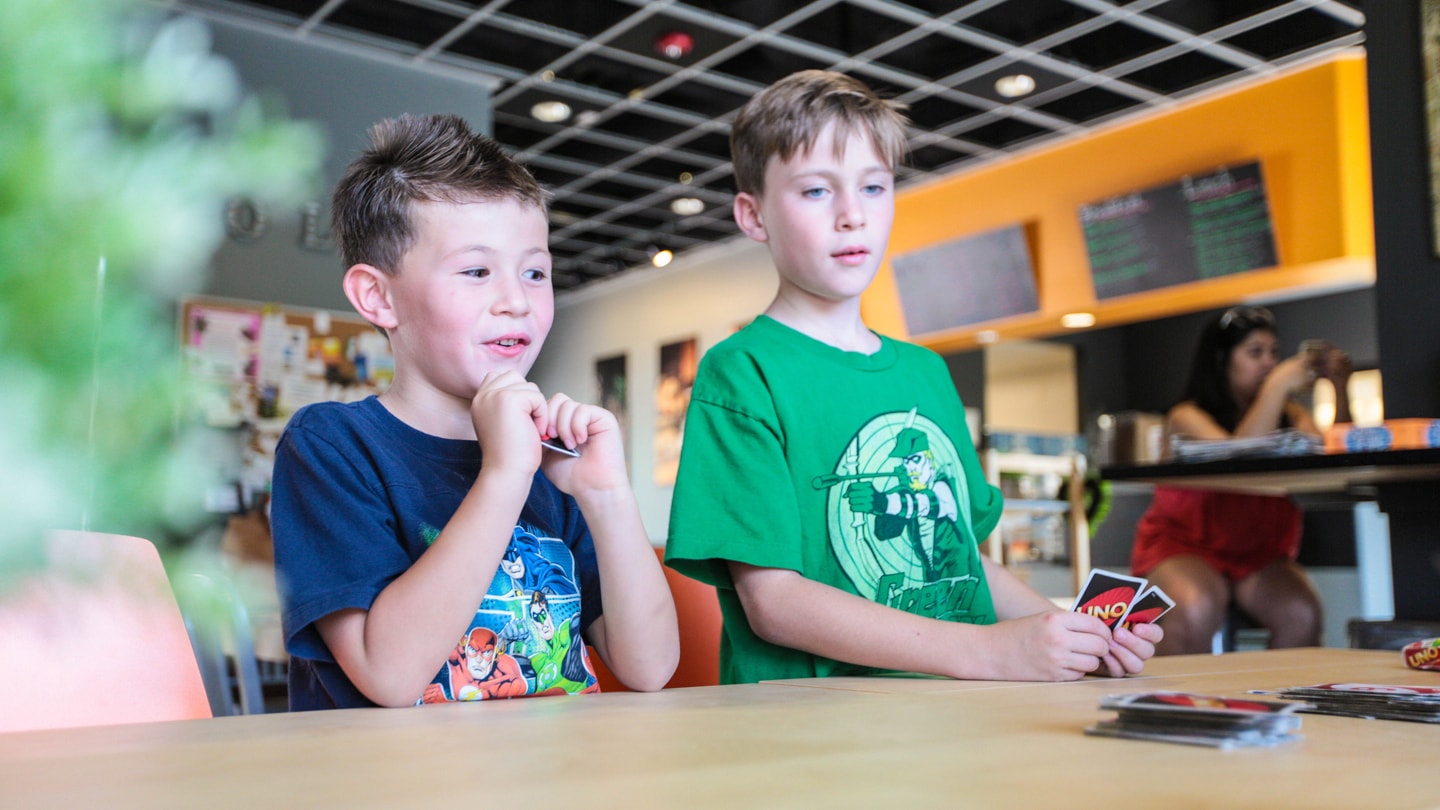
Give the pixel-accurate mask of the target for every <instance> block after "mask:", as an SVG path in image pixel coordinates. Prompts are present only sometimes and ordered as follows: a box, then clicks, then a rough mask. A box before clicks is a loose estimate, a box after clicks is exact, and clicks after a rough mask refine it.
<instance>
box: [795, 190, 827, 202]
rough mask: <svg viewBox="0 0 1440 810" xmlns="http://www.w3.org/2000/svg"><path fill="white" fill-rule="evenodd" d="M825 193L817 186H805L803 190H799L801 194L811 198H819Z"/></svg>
mask: <svg viewBox="0 0 1440 810" xmlns="http://www.w3.org/2000/svg"><path fill="white" fill-rule="evenodd" d="M825 193H826V192H825V189H823V188H819V187H816V188H807V189H805V190H804V191H802V192H800V194H801V195H803V196H804V197H807V198H809V199H812V200H818V199H820V198H821V197H823V196H825Z"/></svg>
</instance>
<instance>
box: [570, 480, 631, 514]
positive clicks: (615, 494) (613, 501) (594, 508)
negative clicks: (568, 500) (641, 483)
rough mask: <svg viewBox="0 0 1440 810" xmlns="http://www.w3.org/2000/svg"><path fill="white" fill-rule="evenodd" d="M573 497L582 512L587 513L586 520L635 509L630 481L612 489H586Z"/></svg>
mask: <svg viewBox="0 0 1440 810" xmlns="http://www.w3.org/2000/svg"><path fill="white" fill-rule="evenodd" d="M571 495H572V497H574V498H575V503H576V504H578V505H579V506H580V511H582V512H584V513H585V519H586V520H591V519H592V515H593V514H595V513H603V512H606V511H609V510H613V509H617V508H620V509H631V508H634V507H635V493H634V491H632V490H631V489H630V482H629V481H623V482H621V483H619V484H616V485H615V486H612V487H603V488H586V489H583V490H581V491H578V492H574V493H571Z"/></svg>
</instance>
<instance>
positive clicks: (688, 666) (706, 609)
mask: <svg viewBox="0 0 1440 810" xmlns="http://www.w3.org/2000/svg"><path fill="white" fill-rule="evenodd" d="M655 556H657V557H659V558H660V565H661V567H662V568H664V569H665V581H666V582H667V583H669V585H670V594H671V596H672V597H674V599H675V614H676V618H677V619H678V620H679V623H680V664H679V666H677V667H676V668H675V674H674V675H672V676H671V677H670V682H669V683H667V684H665V688H666V689H675V688H677V687H681V686H714V685H716V684H718V683H719V682H720V602H719V600H718V599H717V598H716V596H715V588H714V586H712V585H706V584H705V583H703V582H700V581H699V580H695V579H691V578H690V577H687V576H685V575H684V574H681V573H680V572H678V571H676V570H675V569H673V568H671V567H670V566H668V565H665V549H663V548H657V549H655ZM590 663H591V664H592V665H593V666H594V667H595V676H596V677H597V678H599V680H600V691H602V692H628V691H630V690H629V689H627V688H626V686H625V685H624V684H622V683H620V681H619V679H617V678H616V677H615V676H614V675H613V674H612V673H611V672H610V670H609V669H607V668H606V667H605V662H604V661H601V660H600V656H599V655H597V654H596V653H595V650H594V648H591V650H590Z"/></svg>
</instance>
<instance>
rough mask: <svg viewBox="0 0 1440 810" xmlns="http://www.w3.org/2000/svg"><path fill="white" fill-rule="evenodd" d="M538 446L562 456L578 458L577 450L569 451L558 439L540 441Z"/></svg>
mask: <svg viewBox="0 0 1440 810" xmlns="http://www.w3.org/2000/svg"><path fill="white" fill-rule="evenodd" d="M540 446H541V447H543V448H545V449H546V450H554V451H555V452H557V453H559V454H560V455H562V456H570V457H571V458H579V457H580V451H579V450H571V449H570V448H568V447H566V446H565V443H564V442H562V441H560V440H559V439H541V440H540Z"/></svg>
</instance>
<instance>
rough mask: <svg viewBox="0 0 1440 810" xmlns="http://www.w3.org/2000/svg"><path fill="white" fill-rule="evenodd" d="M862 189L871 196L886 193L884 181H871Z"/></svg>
mask: <svg viewBox="0 0 1440 810" xmlns="http://www.w3.org/2000/svg"><path fill="white" fill-rule="evenodd" d="M861 191H863V192H864V193H865V194H867V195H869V196H871V197H876V196H879V195H881V194H884V193H885V185H884V184H883V183H871V184H869V185H867V186H865V187H864V188H862V189H861Z"/></svg>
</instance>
